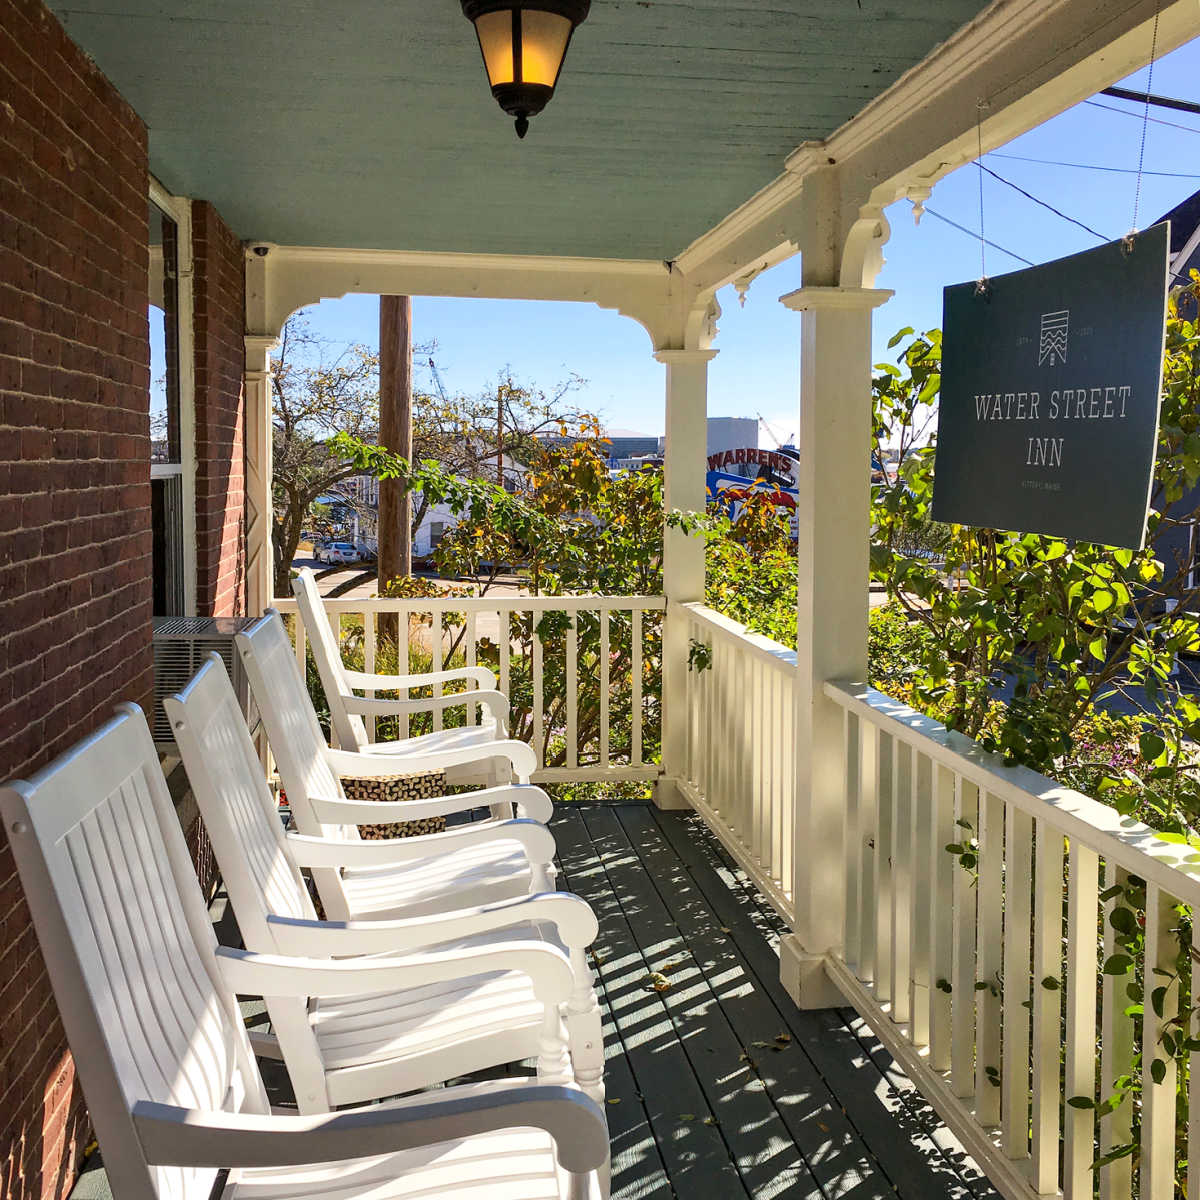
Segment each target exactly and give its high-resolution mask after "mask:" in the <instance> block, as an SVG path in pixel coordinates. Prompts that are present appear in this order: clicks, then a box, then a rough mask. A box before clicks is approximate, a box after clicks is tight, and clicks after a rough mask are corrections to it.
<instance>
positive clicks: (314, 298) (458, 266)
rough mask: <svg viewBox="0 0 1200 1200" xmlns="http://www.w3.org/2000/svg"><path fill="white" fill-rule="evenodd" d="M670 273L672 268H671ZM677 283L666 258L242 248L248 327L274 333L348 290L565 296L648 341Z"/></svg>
mask: <svg viewBox="0 0 1200 1200" xmlns="http://www.w3.org/2000/svg"><path fill="white" fill-rule="evenodd" d="M676 274H677V273H676ZM678 292H679V287H678V280H677V279H672V271H671V268H670V266H669V265H668V264H667V263H665V262H657V261H652V260H645V259H606V258H555V257H551V256H545V257H542V256H533V255H525V256H519V255H506V254H453V253H445V254H443V253H431V252H425V251H404V250H356V249H336V248H327V247H321V246H276V245H272V244H271V243H267V242H256V243H252V244H251V245H250V246H249V247H248V249H247V254H246V327H247V330H248V331H249V332H252V333H261V334H271V335H273V336H274V335H278V333H279V331H280V330H281V329H282V328H283V323H284V322H285V321H286V320H287V318H288V317H289V316H290V315H291V314H292V313H294V312H295V311H296V310H297V309H300V308H303V307H304V306H305V305H308V304H315V303H317V302H318V301H320V300H328V299H334V298H338V297H341V296H346V295H350V294H351V293H365V294H370V295H401V296H457V297H462V298H465V299H479V300H562V301H577V302H580V303H590V304H596V305H598V306H599V307H600V308H607V309H615V310H616V311H617V312H620V313H621V314H622V315H623V316H627V317H631V318H633V320H635V321H637V322H638V323H639V324H641V325H642V326H643V327H644V328H645V329H646V331H647V333H648V334H649V336H650V338H651V341H652V342H654V344H655V348H656V349H659V348H661V347H660V342H663V341H664V340H665V341H669V340H670V329H669V326H670V324H671V316H672V309H673V307H677V305H673V304H672V299H673V296H674V295H675V294H677V293H678Z"/></svg>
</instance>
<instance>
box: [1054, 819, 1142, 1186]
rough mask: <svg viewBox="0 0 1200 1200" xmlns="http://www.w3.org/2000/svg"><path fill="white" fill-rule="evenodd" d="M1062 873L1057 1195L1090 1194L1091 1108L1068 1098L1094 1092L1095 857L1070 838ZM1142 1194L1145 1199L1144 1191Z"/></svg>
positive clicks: (1092, 1097)
mask: <svg viewBox="0 0 1200 1200" xmlns="http://www.w3.org/2000/svg"><path fill="white" fill-rule="evenodd" d="M1069 862H1070V865H1069V873H1068V876H1067V946H1066V949H1067V1039H1066V1049H1067V1061H1066V1099H1067V1101H1068V1104H1067V1107H1066V1109H1065V1113H1064V1122H1063V1124H1064V1130H1063V1135H1064V1136H1063V1200H1090V1198H1091V1195H1092V1183H1093V1179H1094V1176H1093V1174H1092V1157H1093V1153H1092V1147H1093V1144H1094V1133H1095V1125H1096V1118H1095V1111H1094V1110H1093V1109H1092V1108H1079V1107H1076V1106H1075V1105H1072V1104H1070V1103H1069V1102H1070V1101H1071V1100H1073V1099H1076V1098H1086V1099H1089V1100H1093V1101H1094V1100H1095V1095H1096V941H1097V933H1098V929H1097V918H1096V904H1097V899H1096V897H1097V893H1098V891H1099V871H1100V864H1099V857H1098V856H1097V854H1096V852H1095V851H1094V850H1089V849H1088V847H1086V846H1084V845H1082V844H1080V842H1078V841H1077V840H1075V839H1072V840H1071V850H1070V855H1069ZM1146 1200H1151V1197H1150V1196H1146Z"/></svg>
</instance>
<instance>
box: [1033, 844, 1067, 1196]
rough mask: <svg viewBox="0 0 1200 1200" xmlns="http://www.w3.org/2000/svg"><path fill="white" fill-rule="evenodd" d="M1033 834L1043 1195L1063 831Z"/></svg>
mask: <svg viewBox="0 0 1200 1200" xmlns="http://www.w3.org/2000/svg"><path fill="white" fill-rule="evenodd" d="M1034 835H1035V846H1036V849H1035V857H1036V865H1035V872H1034V893H1033V1121H1032V1133H1033V1139H1032V1141H1033V1178H1032V1183H1033V1188H1034V1191H1035V1192H1037V1193H1038V1194H1039V1195H1044V1194H1053V1193H1054V1192H1056V1191H1057V1190H1058V1151H1059V1128H1060V1127H1059V1085H1058V1070H1059V1052H1060V1050H1061V1047H1062V968H1063V963H1062V941H1063V917H1062V893H1063V836H1062V834H1061V833H1059V832H1058V831H1057V830H1055V829H1053V828H1051V827H1050V826H1049V825H1048V824H1047V823H1046V822H1045V821H1043V820H1038V821H1037V822H1036V824H1035V830H1034ZM1048 985H1053V986H1048Z"/></svg>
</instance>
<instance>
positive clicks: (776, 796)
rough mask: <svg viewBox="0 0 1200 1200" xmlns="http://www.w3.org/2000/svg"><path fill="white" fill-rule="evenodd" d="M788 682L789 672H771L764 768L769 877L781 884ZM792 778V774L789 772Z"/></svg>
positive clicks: (785, 867)
mask: <svg viewBox="0 0 1200 1200" xmlns="http://www.w3.org/2000/svg"><path fill="white" fill-rule="evenodd" d="M791 686H792V679H791V676H790V675H785V674H784V673H783V672H782V671H772V672H771V708H770V714H769V719H768V730H769V734H768V752H769V757H768V759H767V768H768V771H769V773H770V777H769V780H768V785H767V786H768V790H769V794H770V804H771V839H772V841H773V843H774V846H775V853H774V855H773V856H772V861H771V877H772V878H773V879H774V880H775V882H776V883H778V884H780V885H782V886H783V887H784V888H790V887H791V886H792V884H791V880H792V867H791V857H792V839H791V830H790V828H789V826H788V824H787V818H788V814H789V813H790V812H791V804H790V803H789V802H788V793H787V791H786V790H785V789H786V786H787V779H788V776H787V775H786V774H785V766H784V759H783V748H784V745H785V743H790V742H791V740H792V739H791V736H790V734H791V726H790V725H788V723H787V722H788V720H789V716H788V707H787V699H786V693H787V689H788V688H790V687H791ZM793 778H794V776H793Z"/></svg>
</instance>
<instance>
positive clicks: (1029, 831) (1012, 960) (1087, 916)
mask: <svg viewBox="0 0 1200 1200" xmlns="http://www.w3.org/2000/svg"><path fill="white" fill-rule="evenodd" d="M825 694H826V696H827V697H828V698H829V699H830V700H832V701H833V702H834V703H836V704H838V705H840V706H841V707H842V709H843V710H844V712H845V718H846V719H845V746H846V763H847V775H846V779H847V786H846V797H845V799H846V803H845V815H846V824H845V840H844V852H845V868H846V913H847V917H846V929H845V946H844V952H843V954H842V955H840V956H831V957H830V959H829V960H828V969H829V972H830V975H831V976H832V978H833V979H834V981H835V982H836V983H837V984H838V985H839V987H840V988H841V989H842V991H843V992H844V993H845V994H846V995H847V996H848V997H849V998H850V999H851V1000H852V1001H853V1002H854V1004H855V1006H856V1007H857V1008H858V1010H859V1011H860V1012H861V1013H862V1014H863V1016H864V1017H865V1018H866V1019H867V1020H868V1021H869V1022H870V1024H871V1025H872V1027H873V1028H874V1029H875V1031H876V1033H877V1034H878V1035H879V1036H880V1038H881V1039H882V1040H883V1041H884V1042H885V1044H886V1045H887V1046H888V1048H889V1049H890V1050H891V1052H892V1053H893V1055H894V1056H895V1057H896V1058H897V1060H898V1061H899V1062H900V1063H901V1064H902V1065H903V1067H904V1068H905V1069H906V1070H907V1071H908V1072H909V1073H910V1075H911V1076H912V1078H913V1080H914V1082H916V1083H917V1085H918V1086H919V1087H920V1088H921V1090H922V1091H923V1092H924V1093H925V1094H926V1096H927V1097H928V1098H929V1099H930V1100H931V1101H932V1102H933V1103H934V1104H935V1105H936V1106H937V1108H938V1110H939V1111H940V1113H941V1115H942V1116H943V1118H944V1119H945V1120H946V1122H947V1123H948V1124H949V1125H950V1126H951V1127H952V1128H953V1129H954V1130H955V1131H956V1132H957V1133H958V1135H959V1137H960V1138H962V1140H963V1142H964V1144H965V1145H966V1146H967V1148H968V1149H969V1150H970V1151H971V1152H972V1153H973V1154H974V1155H975V1156H976V1158H977V1159H978V1160H979V1161H980V1163H981V1165H983V1166H984V1168H985V1169H986V1170H987V1172H988V1175H989V1176H990V1178H991V1180H992V1182H993V1184H995V1185H996V1187H997V1188H998V1189H999V1190H1000V1191H1002V1192H1003V1193H1004V1194H1005V1195H1006V1196H1009V1197H1013V1198H1016V1197H1030V1196H1034V1195H1037V1196H1054V1195H1057V1194H1059V1193H1060V1191H1061V1193H1062V1195H1063V1196H1065V1197H1067V1198H1068V1200H1071V1198H1074V1200H1081V1198H1083V1197H1087V1198H1089V1200H1090V1197H1091V1196H1092V1195H1093V1188H1094V1186H1095V1184H1096V1182H1097V1176H1098V1180H1099V1185H1100V1189H1101V1190H1100V1195H1101V1196H1102V1197H1105V1198H1111V1200H1118V1198H1121V1197H1129V1196H1131V1195H1137V1196H1140V1197H1141V1198H1142V1200H1171V1197H1173V1196H1174V1195H1175V1194H1176V1193H1175V1170H1176V1117H1177V1113H1176V1084H1177V1082H1178V1081H1177V1066H1176V1060H1175V1059H1174V1058H1173V1057H1172V1056H1171V1055H1169V1054H1166V1053H1165V1052H1164V1051H1163V1048H1162V1045H1161V1037H1162V1034H1163V1032H1164V1030H1165V1029H1167V1028H1168V1022H1169V1021H1170V1020H1171V1018H1172V1017H1173V1016H1175V1015H1176V1014H1177V1013H1184V1012H1187V1011H1190V1010H1191V1009H1192V1008H1193V1006H1194V1005H1195V1004H1196V1003H1197V999H1198V997H1197V994H1196V992H1197V987H1198V985H1200V971H1194V972H1189V974H1191V976H1192V983H1191V992H1192V994H1191V995H1185V996H1181V995H1180V994H1179V992H1180V985H1179V981H1178V977H1177V975H1176V972H1175V966H1174V962H1175V958H1176V955H1177V953H1178V949H1179V948H1178V944H1177V942H1176V939H1175V937H1174V935H1173V930H1174V929H1175V928H1176V927H1177V926H1178V925H1179V916H1178V913H1177V906H1178V905H1179V904H1181V903H1182V904H1187V905H1190V906H1193V907H1194V906H1196V905H1197V904H1198V903H1200V880H1198V878H1197V873H1198V866H1197V863H1198V862H1200V856H1198V855H1197V854H1196V852H1195V851H1194V850H1191V849H1189V848H1188V847H1186V846H1182V845H1178V844H1174V843H1171V842H1167V841H1164V840H1163V839H1162V838H1160V837H1158V836H1157V835H1156V834H1155V833H1154V832H1153V831H1152V830H1150V829H1148V828H1147V827H1146V826H1144V825H1141V824H1138V823H1137V822H1134V821H1131V820H1126V819H1123V818H1122V817H1121V816H1120V815H1119V814H1118V813H1117V812H1116V811H1115V810H1114V809H1112V808H1110V807H1108V806H1107V805H1104V804H1101V803H1099V802H1098V801H1095V800H1092V799H1090V798H1088V797H1087V796H1083V795H1081V794H1079V793H1078V792H1074V791H1071V790H1070V789H1067V788H1063V787H1060V786H1058V785H1057V784H1055V783H1054V782H1053V781H1051V780H1049V779H1046V778H1044V777H1043V776H1040V775H1038V774H1036V773H1035V772H1033V771H1030V770H1027V769H1025V768H1017V767H1005V766H1004V765H1002V763H1001V761H1000V760H999V759H998V758H997V757H996V756H994V755H991V754H988V753H986V752H985V751H983V750H981V749H980V748H979V747H978V746H977V745H975V744H974V743H973V742H971V741H970V740H969V739H967V738H965V737H963V736H962V735H960V734H955V733H951V732H948V731H947V730H946V729H945V728H944V727H943V726H941V725H939V724H938V723H937V722H935V721H932V720H930V719H929V718H927V717H923V716H921V715H920V714H918V713H916V712H914V711H913V710H912V709H910V708H908V707H907V706H905V705H903V704H900V703H899V702H898V701H895V700H892V699H890V698H889V697H887V696H885V695H883V694H882V693H880V692H877V691H875V690H874V689H872V688H869V687H866V686H865V685H861V684H839V683H827V684H826V685H825ZM972 842H977V843H978V845H977V848H976V847H975V846H974V845H971V846H968V845H967V843H972ZM947 845H958V846H961V847H962V848H963V849H964V850H967V852H968V853H969V854H973V855H974V856H975V857H976V862H975V863H974V864H971V862H970V861H969V860H968V862H967V865H966V866H964V865H963V864H962V862H961V861H960V859H959V857H958V856H957V855H956V854H954V853H951V852H947V850H946V848H945V847H946V846H947ZM830 849H831V851H832V850H833V849H834V848H832V847H831V848H830ZM1064 858H1065V866H1066V870H1065V873H1064ZM1130 877H1138V878H1140V879H1141V880H1144V881H1145V884H1146V907H1145V912H1146V924H1145V952H1144V962H1141V963H1137V964H1135V965H1134V968H1133V969H1132V971H1131V973H1129V974H1122V975H1115V976H1114V975H1105V974H1103V973H1102V961H1101V958H1100V954H1101V953H1102V954H1103V955H1104V958H1105V959H1107V957H1108V956H1109V955H1111V954H1113V953H1114V951H1115V950H1116V949H1117V947H1116V944H1115V940H1114V930H1113V928H1112V926H1111V924H1110V923H1109V920H1108V917H1109V915H1110V914H1111V913H1112V912H1113V909H1114V907H1115V906H1116V905H1117V904H1118V903H1119V901H1118V899H1116V898H1109V899H1107V900H1106V899H1105V898H1104V897H1103V896H1102V891H1104V890H1106V889H1108V888H1110V887H1112V886H1113V885H1114V884H1118V883H1124V882H1125V881H1126V880H1128V879H1129V878H1130ZM1196 911H1200V910H1196ZM1133 972H1137V975H1136V978H1137V979H1138V980H1140V981H1143V982H1144V986H1145V1005H1144V1013H1142V1014H1141V1015H1139V1013H1138V1012H1137V1011H1134V1012H1130V1011H1128V1010H1129V1009H1131V1008H1135V1009H1136V1007H1137V1006H1136V1005H1134V1002H1133V1000H1131V999H1130V997H1129V996H1128V994H1127V985H1128V983H1129V982H1130V981H1131V980H1133V979H1135V974H1134V973H1133ZM1156 972H1158V974H1156ZM1160 988H1161V989H1162V990H1161V991H1158V990H1157V989H1160ZM1135 1023H1136V1024H1135ZM1139 1026H1140V1028H1139ZM1185 1033H1188V1034H1190V1035H1191V1036H1195V1034H1194V1031H1192V1030H1185ZM1138 1035H1140V1044H1141V1046H1142V1047H1143V1048H1144V1049H1145V1055H1144V1063H1143V1066H1142V1069H1141V1070H1140V1072H1139V1071H1136V1070H1134V1067H1133V1055H1134V1049H1135V1038H1137V1037H1138ZM1155 1059H1158V1060H1159V1061H1161V1062H1163V1064H1164V1067H1165V1069H1163V1068H1154V1070H1160V1071H1162V1077H1161V1081H1160V1082H1155V1081H1154V1078H1153V1074H1152V1067H1151V1063H1152V1061H1153V1060H1155ZM1122 1075H1131V1076H1132V1078H1133V1081H1134V1083H1135V1084H1140V1088H1141V1092H1140V1125H1141V1129H1140V1141H1141V1156H1140V1160H1139V1161H1138V1163H1137V1164H1136V1165H1135V1163H1134V1160H1133V1158H1132V1157H1124V1158H1120V1159H1118V1160H1117V1161H1115V1162H1112V1163H1111V1164H1109V1165H1106V1166H1104V1167H1102V1168H1099V1169H1098V1171H1097V1170H1094V1169H1093V1163H1094V1161H1095V1159H1096V1149H1095V1143H1096V1140H1097V1138H1098V1144H1099V1147H1100V1151H1101V1152H1102V1153H1103V1152H1106V1151H1108V1150H1110V1149H1113V1148H1115V1147H1118V1146H1122V1145H1127V1144H1128V1143H1129V1142H1130V1141H1131V1130H1132V1124H1131V1122H1132V1120H1133V1118H1134V1106H1135V1098H1134V1097H1132V1096H1127V1097H1126V1098H1125V1100H1124V1102H1123V1103H1122V1104H1121V1105H1120V1106H1119V1107H1117V1108H1116V1110H1115V1111H1113V1112H1111V1113H1109V1114H1107V1115H1104V1116H1102V1117H1100V1118H1099V1122H1098V1128H1097V1112H1096V1110H1095V1109H1093V1108H1090V1107H1083V1106H1081V1105H1080V1103H1079V1098H1083V1100H1084V1101H1085V1102H1086V1101H1087V1100H1093V1101H1098V1102H1100V1101H1104V1100H1106V1099H1107V1098H1108V1097H1109V1096H1111V1095H1112V1094H1113V1093H1114V1092H1115V1091H1116V1088H1117V1083H1116V1081H1117V1079H1118V1078H1119V1077H1120V1076H1122ZM1139 1076H1140V1078H1139ZM1186 1090H1189V1091H1190V1093H1191V1095H1190V1101H1191V1104H1190V1113H1191V1124H1190V1132H1189V1136H1188V1142H1189V1147H1188V1149H1189V1152H1188V1154H1187V1157H1188V1161H1189V1170H1188V1184H1187V1195H1189V1196H1197V1195H1200V1140H1198V1139H1200V1069H1198V1070H1196V1071H1195V1072H1194V1073H1191V1078H1190V1080H1189V1081H1188V1089H1186ZM1072 1100H1075V1101H1076V1103H1075V1104H1072V1103H1070V1101H1072ZM1185 1103H1186V1100H1185ZM1180 1115H1181V1114H1180Z"/></svg>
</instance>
